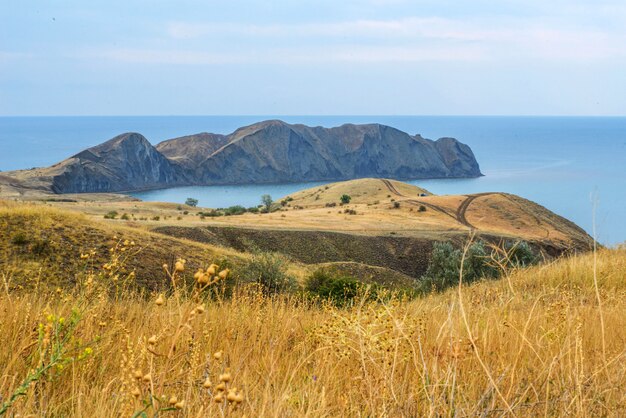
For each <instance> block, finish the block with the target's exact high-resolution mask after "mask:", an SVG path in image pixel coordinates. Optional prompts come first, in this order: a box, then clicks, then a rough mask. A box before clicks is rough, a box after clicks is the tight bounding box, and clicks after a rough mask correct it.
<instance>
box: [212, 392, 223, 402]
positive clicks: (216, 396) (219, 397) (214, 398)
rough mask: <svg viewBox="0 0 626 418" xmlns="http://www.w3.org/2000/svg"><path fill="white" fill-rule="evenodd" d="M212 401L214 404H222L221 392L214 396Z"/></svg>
mask: <svg viewBox="0 0 626 418" xmlns="http://www.w3.org/2000/svg"><path fill="white" fill-rule="evenodd" d="M213 401H214V402H215V403H222V402H224V395H223V394H222V392H220V393H218V394H216V395H215V396H214V397H213Z"/></svg>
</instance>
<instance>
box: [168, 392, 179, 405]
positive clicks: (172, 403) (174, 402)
mask: <svg viewBox="0 0 626 418" xmlns="http://www.w3.org/2000/svg"><path fill="white" fill-rule="evenodd" d="M167 403H168V404H170V405H172V406H174V405H176V404H177V403H178V398H177V397H176V395H172V397H171V398H170V400H169V401H167Z"/></svg>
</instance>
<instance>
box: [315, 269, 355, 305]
mask: <svg viewBox="0 0 626 418" xmlns="http://www.w3.org/2000/svg"><path fill="white" fill-rule="evenodd" d="M362 288H363V284H362V283H361V282H360V281H358V280H357V279H355V278H353V277H348V276H337V275H334V274H331V273H330V272H328V271H326V270H317V271H315V272H314V273H313V274H312V275H311V276H310V277H309V278H308V279H307V282H306V291H307V292H308V293H309V294H310V295H312V296H318V297H320V298H322V299H325V300H330V301H332V302H333V303H334V304H336V305H346V304H349V303H351V302H352V301H353V300H354V298H356V297H357V296H359V295H360V294H362V291H361V289H362Z"/></svg>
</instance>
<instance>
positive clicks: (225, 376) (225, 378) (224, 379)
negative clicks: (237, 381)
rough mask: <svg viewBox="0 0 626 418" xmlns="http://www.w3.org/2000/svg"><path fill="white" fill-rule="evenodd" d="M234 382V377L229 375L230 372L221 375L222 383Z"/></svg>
mask: <svg viewBox="0 0 626 418" xmlns="http://www.w3.org/2000/svg"><path fill="white" fill-rule="evenodd" d="M231 380H232V376H231V375H230V373H228V371H227V372H226V373H222V374H220V382H226V383H228V382H230V381H231Z"/></svg>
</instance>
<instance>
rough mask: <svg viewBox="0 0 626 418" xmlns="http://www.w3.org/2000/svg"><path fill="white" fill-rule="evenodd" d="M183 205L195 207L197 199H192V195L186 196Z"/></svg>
mask: <svg viewBox="0 0 626 418" xmlns="http://www.w3.org/2000/svg"><path fill="white" fill-rule="evenodd" d="M185 205H187V206H191V207H194V208H195V207H196V206H198V199H194V198H193V197H188V198H187V200H185Z"/></svg>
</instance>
